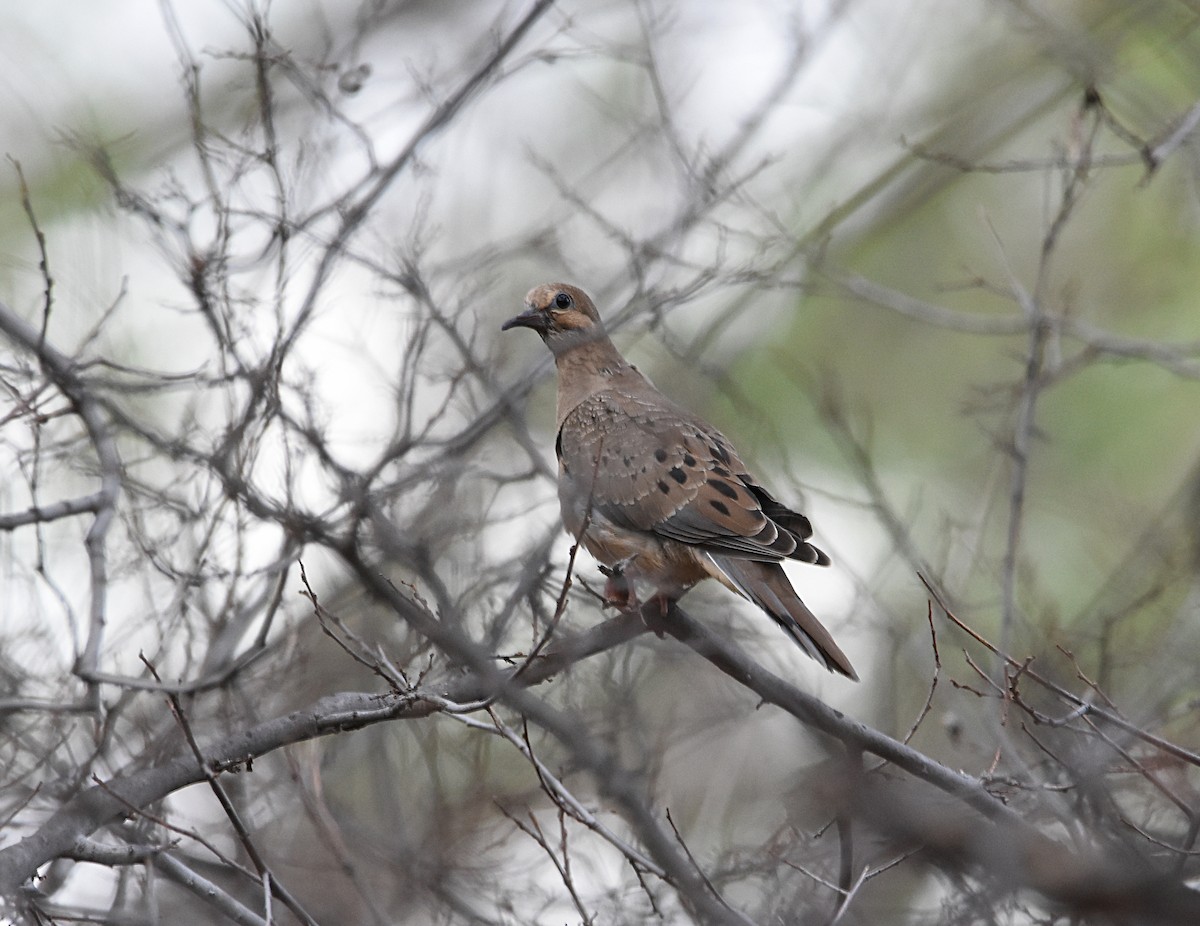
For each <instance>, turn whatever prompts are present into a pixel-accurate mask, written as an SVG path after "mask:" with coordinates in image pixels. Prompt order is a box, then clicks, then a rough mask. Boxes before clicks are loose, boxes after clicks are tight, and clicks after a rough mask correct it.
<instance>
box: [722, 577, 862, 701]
mask: <svg viewBox="0 0 1200 926" xmlns="http://www.w3.org/2000/svg"><path fill="white" fill-rule="evenodd" d="M709 559H710V560H711V561H712V563H713V565H714V566H716V568H717V570H718V571H719V573H720V575H721V576H722V577H724V578H725V580H726V582H727V584H728V585H729V586H730V587H731V588H732V589H733V590H734V591H736V592H738V593H739V594H741V595H743V596H745V597H746V598H749V599H750V600H751V601H752V602H754V603H755V604H756V605H758V607H760V608H762V610H764V611H766V612H767V614H768V615H769V616H770V617H771V618H772V619H773V620H774V621H775V622H776V623H777V624H779V626H780V627H782V628H783V629H784V630H785V631H787V633H788V635H789V636H791V638H792V639H793V640H795V641H796V642H797V643H798V644H800V647H801V649H803V650H804V651H805V652H806V653H808V655H810V656H812V658H813V659H815V660H817V662H819V663H821V665H823V666H825V668H826V669H828V670H829V671H830V672H838V673H841V674H842V675H844V676H846V677H847V678H850V679H853V680H854V681H856V682H857V681H858V673H857V672H855V671H854V667H853V666H852V665H850V660H849V659H847V658H846V654H845V653H843V652H842V651H841V650H840V649H839V648H838V645H837V644H836V643H834V642H833V637H832V636H830V634H829V631H828V630H826V629H825V628H824V627H823V626H822V625H821V622H820V621H819V620H817V617H816V615H815V614H813V613H812V611H810V610H808V607H807V606H806V605H805V604H804V602H803V601H801V600H800V596H798V595H797V594H796V591H795V589H793V588H792V585H791V583H790V582H789V581H788V577H787V574H786V573H785V572H784V571H783V568H782V567H781V566H780V565H779V564H778V563H763V562H758V561H756V560H749V559H734V558H733V557H727V556H712V555H710V556H709Z"/></svg>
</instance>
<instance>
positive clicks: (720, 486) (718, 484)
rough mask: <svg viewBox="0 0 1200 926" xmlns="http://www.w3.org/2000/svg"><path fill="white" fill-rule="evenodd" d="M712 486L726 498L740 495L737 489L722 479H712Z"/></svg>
mask: <svg viewBox="0 0 1200 926" xmlns="http://www.w3.org/2000/svg"><path fill="white" fill-rule="evenodd" d="M712 487H713V488H714V489H716V490H717V491H718V492H720V493H721V494H722V495H724V496H725V497H726V498H733V499H736V498H737V497H738V493H737V489H735V488H734V487H733V486H731V485H730V484H729V483H728V482H722V481H721V480H720V479H714V480H713V481H712Z"/></svg>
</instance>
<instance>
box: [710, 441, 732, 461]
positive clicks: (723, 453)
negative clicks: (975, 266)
mask: <svg viewBox="0 0 1200 926" xmlns="http://www.w3.org/2000/svg"><path fill="white" fill-rule="evenodd" d="M708 449H709V450H711V451H712V455H713V456H714V457H716V458H717V459H718V460H720V461H721V462H722V463H728V462H729V452H728V451H727V450H726V449H725V448H724V447H723V446H722V445H721V444H716V443H714V444H713V445H712V446H711V447H709V448H708Z"/></svg>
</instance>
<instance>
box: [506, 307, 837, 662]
mask: <svg viewBox="0 0 1200 926" xmlns="http://www.w3.org/2000/svg"><path fill="white" fill-rule="evenodd" d="M525 306H526V311H525V312H523V313H522V314H520V315H518V316H516V317H515V318H510V319H509V320H508V321H507V322H505V323H504V325H503V326H502V330H505V331H507V330H508V329H510V328H518V327H521V328H532V329H533V330H534V331H536V332H537V333H538V334H539V335H541V338H542V340H543V341H544V342H545V344H546V346H547V347H548V348H550V350H551V351H552V352H553V354H554V362H555V364H556V366H557V367H558V416H557V417H558V421H557V434H558V437H557V440H556V442H555V452H556V453H557V455H558V464H559V480H558V497H559V503H560V505H561V507H562V518H563V524H564V525H565V527H566V529H567V531H568V532H569V533H570V534H571V535H572V536H574V537H577V538H578V539H579V540H580V541H582V543H583V545H584V547H585V548H586V549H587V550H588V552H589V553H591V554H592V556H594V557H595V558H596V559H597V560H598V561H599V562H600V563H601V564H602V568H603V567H607V568H606V569H605V571H606V573H607V574H608V575H609V576H611V577H612V580H610V583H609V589H608V594H609V595H610V596H611V597H613V598H615V599H618V600H619V599H621V598H622V597H625V596H627V600H626V604H631V603H633V604H635V603H636V585H637V583H639V582H642V583H645V584H646V585H648V586H649V587H651V588H653V589H654V590H655V592H654V597H655V598H657V600H658V602H659V604H660V606H661V607H662V609H663V613H664V614H665V613H666V611H667V609H668V608H669V606H670V604H671V603H673V602H674V601H675V600H677V599H678V598H679V597H680V596H681V595H682V594H683V593H684V592H686V591H687V590H688V589H689V588H691V587H692V586H693V585H695V584H696V583H697V582H699V581H701V580H702V579H706V578H710V577H711V578H715V579H717V580H718V581H719V582H721V583H722V584H723V585H725V586H726V587H728V588H730V589H732V590H733V591H735V592H737V593H738V594H740V595H742V596H744V597H746V598H748V599H749V600H750V601H752V602H754V604H756V605H758V607H759V608H761V609H762V610H763V611H765V612H766V613H767V614H768V615H770V617H771V618H773V619H774V620H775V621H776V623H778V624H779V625H780V626H781V627H782V628H783V629H784V630H785V631H787V633H788V634H789V635H790V636H791V637H792V639H793V640H795V641H796V642H797V643H798V644H800V646H801V647H802V648H803V649H804V651H805V652H806V653H808V654H809V655H810V656H812V657H813V658H814V659H816V660H817V661H818V662H820V663H821V664H822V665H824V666H825V667H826V668H827V669H829V670H830V671H833V672H840V673H841V674H842V675H845V676H848V677H849V678H852V679H855V680H857V678H858V675H857V673H855V671H854V668H853V667H852V666H851V665H850V660H848V659H847V658H846V656H845V654H844V653H843V652H842V651H841V650H840V649H838V646H837V644H836V643H834V642H833V637H831V636H830V635H829V631H827V630H826V629H825V628H824V627H822V626H821V623H820V621H818V620H817V618H816V617H815V616H814V615H813V613H812V612H811V611H809V610H808V608H807V607H806V606H805V604H804V602H802V601H801V600H800V598H799V597H798V596H797V595H796V592H795V590H794V589H793V588H792V586H791V583H790V582H789V581H788V578H787V575H786V574H785V573H784V571H783V568H782V567H781V566H780V563H781V562H782V561H783V560H784V559H796V560H800V561H801V562H805V563H814V564H816V565H819V566H826V565H828V564H829V557H828V556H826V555H825V554H824V553H823V552H821V551H820V550H818V549H817V548H816V547H815V546H813V545H812V544H811V543H809V542H808V538H809V537H810V536H812V526H811V525H810V524H809V522H808V518H806V517H805V516H804V515H802V514H799V513H797V512H795V511H792V510H791V509H789V508H788V507H787V506H786V505H784V504H782V503H781V502H779V501H777V500H776V499H775V498H774V497H773V496H772V495H771V494H770V493H769V492H768V491H767V490H766V489H764V488H763V487H762V486H761V485H759V484H758V482H757V481H756V480H755V479H754V477H752V476H751V475H750V474H749V473H748V472H747V470H746V466H745V464H743V463H742V461H741V459H740V458H739V457H738V455H737V452H736V451H735V450H734V449H733V447H732V445H731V444H730V443H729V441H728V440H727V439H726V438H725V437H724V436H723V435H722V434H721V433H720V432H719V431H717V429H716V428H714V427H712V425H710V424H708V423H707V422H705V421H703V420H701V419H700V418H698V417H696V416H695V415H693V414H690V413H689V412H687V411H684V410H683V409H682V408H680V407H679V406H678V405H676V404H675V403H674V402H672V401H671V400H670V399H668V398H667V397H666V396H664V395H663V394H662V393H661V392H659V391H658V390H657V389H656V388H654V386H653V385H652V384H651V383H650V381H649V380H647V379H646V377H644V376H643V375H642V374H641V373H639V372H638V371H637V369H636V368H635V367H633V366H631V365H630V364H629V362H628V361H626V360H625V358H624V357H622V356H621V354H620V353H619V352H618V351H617V349H616V347H614V346H613V343H612V341H610V340H609V339H608V335H607V334H605V331H604V326H603V324H602V323H601V321H600V315H599V313H598V312H597V311H596V307H595V305H593V303H592V300H591V299H590V298H588V296H587V294H586V293H584V292H583V291H582V290H580V289H578V288H576V287H574V286H569V285H567V284H566V283H545V284H543V285H541V286H538V287H535V288H534V289H532V290H530V292H529V295H528V296H526V297H525Z"/></svg>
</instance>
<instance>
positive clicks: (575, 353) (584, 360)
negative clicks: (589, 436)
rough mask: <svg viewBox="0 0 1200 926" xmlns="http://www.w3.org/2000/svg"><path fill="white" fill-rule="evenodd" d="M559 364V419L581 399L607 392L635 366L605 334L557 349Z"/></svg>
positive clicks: (556, 356)
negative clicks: (631, 364) (569, 346)
mask: <svg viewBox="0 0 1200 926" xmlns="http://www.w3.org/2000/svg"><path fill="white" fill-rule="evenodd" d="M554 364H555V366H557V367H558V412H559V415H558V419H559V425H560V426H561V424H562V420H563V418H564V417H565V416H566V415H567V414H569V413H570V411H571V410H572V409H574V408H575V407H576V406H578V405H579V403H580V402H582V401H583V400H584V399H587V398H589V397H590V396H592V395H595V394H596V393H597V392H606V391H608V390H610V389H612V388H613V387H614V385H617V384H618V383H619V382H620V381H621V380H624V379H627V378H628V377H629V376H631V375H632V376H637V373H636V372H635V371H634V368H633V367H632V366H630V364H629V362H628V361H627V360H626V359H625V358H624V357H622V356H621V354H620V352H619V351H618V350H617V349H616V347H614V346H613V343H612V341H610V340H609V339H608V338H607V337H603V336H601V337H598V338H595V337H594V338H591V339H588V340H586V341H582V342H580V343H578V344H576V345H574V346H572V347H571V348H570V349H567V350H556V351H555V352H554Z"/></svg>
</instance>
